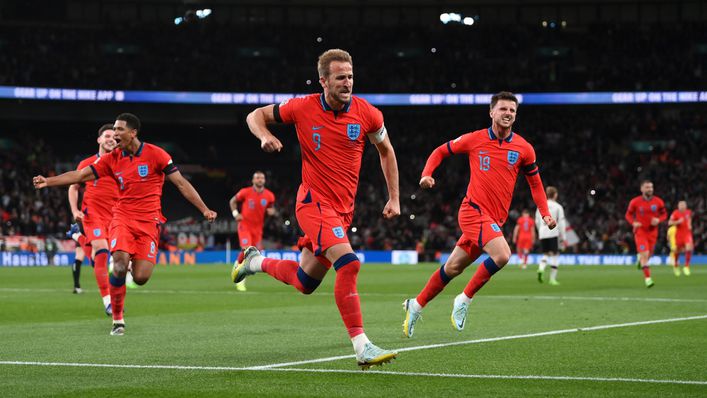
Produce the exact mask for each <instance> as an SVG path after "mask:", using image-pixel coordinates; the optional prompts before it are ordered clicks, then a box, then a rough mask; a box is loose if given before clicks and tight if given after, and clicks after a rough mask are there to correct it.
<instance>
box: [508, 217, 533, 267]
mask: <svg viewBox="0 0 707 398" xmlns="http://www.w3.org/2000/svg"><path fill="white" fill-rule="evenodd" d="M513 243H515V245H516V255H517V256H518V259H519V260H520V263H521V268H522V269H525V268H526V267H527V266H528V253H530V250H532V249H533V244H535V221H533V219H532V218H531V217H530V211H528V209H523V213H522V214H521V216H520V217H518V219H517V220H516V226H515V227H514V228H513Z"/></svg>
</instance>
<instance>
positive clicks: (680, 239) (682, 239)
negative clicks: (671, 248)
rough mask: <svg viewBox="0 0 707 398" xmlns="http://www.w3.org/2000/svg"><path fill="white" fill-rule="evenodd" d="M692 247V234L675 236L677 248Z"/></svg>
mask: <svg viewBox="0 0 707 398" xmlns="http://www.w3.org/2000/svg"><path fill="white" fill-rule="evenodd" d="M688 244H689V245H692V234H676V235H675V246H677V247H678V248H684V247H686V246H687V245H688Z"/></svg>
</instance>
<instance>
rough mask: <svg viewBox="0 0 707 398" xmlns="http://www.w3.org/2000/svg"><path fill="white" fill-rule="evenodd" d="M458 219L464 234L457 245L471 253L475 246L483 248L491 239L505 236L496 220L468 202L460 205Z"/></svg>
mask: <svg viewBox="0 0 707 398" xmlns="http://www.w3.org/2000/svg"><path fill="white" fill-rule="evenodd" d="M458 221H459V227H460V228H461V230H462V236H461V237H460V238H459V240H458V241H457V246H459V247H461V248H462V249H464V251H466V252H467V253H468V254H470V255H471V254H473V253H475V251H472V248H473V246H476V247H477V248H479V249H483V247H484V246H486V244H487V243H489V241H491V240H493V239H495V238H498V237H499V236H500V237H503V231H502V230H501V226H500V225H499V224H498V223H497V222H496V221H494V220H492V219H491V217H489V216H487V215H485V214H482V213H481V212H480V211H479V210H477V209H475V208H473V207H471V206H470V205H469V204H468V203H466V202H465V203H462V205H461V206H460V207H459V217H458Z"/></svg>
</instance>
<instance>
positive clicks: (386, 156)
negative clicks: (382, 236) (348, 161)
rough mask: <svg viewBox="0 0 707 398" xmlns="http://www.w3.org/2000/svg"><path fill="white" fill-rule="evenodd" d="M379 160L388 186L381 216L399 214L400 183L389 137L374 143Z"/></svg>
mask: <svg viewBox="0 0 707 398" xmlns="http://www.w3.org/2000/svg"><path fill="white" fill-rule="evenodd" d="M375 145H376V149H378V155H379V156H380V160H381V169H382V170H383V175H384V176H385V183H386V185H387V186H388V203H386V204H385V207H384V208H383V217H385V218H393V217H397V216H399V215H400V185H399V182H398V180H399V178H398V161H397V159H396V157H395V150H394V149H393V144H391V143H390V137H388V135H386V136H385V138H384V139H383V141H381V142H378V143H376V144H375Z"/></svg>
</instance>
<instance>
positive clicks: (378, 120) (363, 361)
mask: <svg viewBox="0 0 707 398" xmlns="http://www.w3.org/2000/svg"><path fill="white" fill-rule="evenodd" d="M317 70H318V73H319V83H320V84H321V86H322V88H323V91H324V92H323V93H322V94H311V95H308V96H305V97H301V98H293V99H290V100H289V101H285V102H282V103H280V104H275V105H268V106H265V107H262V108H258V109H256V110H254V111H253V112H251V113H250V114H249V115H248V117H247V119H246V121H247V123H248V127H249V128H250V131H251V132H252V133H253V135H255V136H256V137H257V138H258V139H259V140H260V146H261V148H262V149H263V150H264V151H266V152H273V151H278V152H279V151H280V150H281V149H282V143H281V142H280V140H278V139H277V138H276V137H275V136H274V135H273V134H272V133H271V132H270V130H269V129H268V127H267V125H268V124H273V123H288V124H295V128H296V130H297V139H298V141H299V144H300V149H301V153H302V184H301V185H300V187H299V190H298V192H297V202H296V203H297V205H296V208H295V213H296V215H297V221H298V223H299V226H300V228H301V229H302V230H303V231H304V234H305V236H304V237H303V238H301V239H300V241H299V242H298V246H299V247H300V250H301V251H302V257H301V260H300V263H299V264H298V263H297V262H295V261H290V260H274V259H268V258H264V257H263V256H261V255H260V253H259V252H258V250H257V249H256V248H254V247H249V248H247V249H246V250H245V251H244V252H243V253H242V255H243V256H244V259H243V260H240V259H239V261H238V262H237V263H236V265H234V269H233V271H232V272H231V279H232V280H233V282H240V281H241V280H243V279H244V278H245V277H246V276H248V275H252V274H253V273H255V272H261V271H262V272H266V273H268V274H269V275H270V276H272V277H273V278H275V279H277V280H280V281H282V282H284V283H286V284H288V285H292V286H293V287H294V288H295V289H297V290H299V291H300V292H302V293H304V294H311V293H312V292H313V291H314V290H315V289H316V288H317V287H318V286H319V284H320V283H321V281H322V279H323V278H324V276H325V275H326V273H327V271H328V270H329V268H331V267H332V265H333V267H334V270H335V271H336V281H335V284H334V298H335V301H336V306H337V307H338V309H339V313H340V314H341V318H342V320H343V321H344V325H345V326H346V330H347V332H348V334H349V337H350V339H351V343H352V344H353V347H354V351H355V352H356V360H357V362H358V365H359V366H361V367H362V368H364V369H366V368H369V367H371V366H372V365H380V364H382V363H385V362H388V361H390V360H392V359H393V358H395V357H396V356H397V353H396V352H393V351H389V350H384V349H381V348H380V347H377V346H376V345H374V344H373V343H371V341H370V340H369V339H368V337H367V336H366V333H365V332H364V329H363V317H362V315H361V303H360V299H359V296H358V291H357V282H356V281H357V277H358V272H359V270H360V268H361V263H360V262H359V259H358V257H357V256H356V254H355V253H354V251H353V248H352V247H351V244H350V243H349V239H348V236H347V232H348V229H349V226H350V225H351V221H352V219H353V211H354V199H355V197H356V190H357V188H358V181H359V177H360V170H361V160H362V157H363V151H364V148H365V145H366V140H367V139H368V140H370V141H371V142H372V143H373V144H374V145H375V146H376V149H377V150H378V154H379V157H380V167H381V169H382V170H383V175H384V176H385V181H386V185H387V188H388V198H389V199H388V202H387V203H386V204H385V207H384V208H383V217H384V218H386V219H389V218H393V217H396V216H398V215H400V190H399V186H398V164H397V161H396V158H395V151H394V150H393V146H392V144H391V143H390V138H389V137H388V135H387V132H386V129H385V125H384V124H383V114H382V113H381V112H380V111H379V110H378V109H376V108H375V107H374V106H372V105H371V104H369V103H368V102H367V101H366V100H364V99H361V98H358V97H354V96H353V95H352V93H353V60H352V59H351V55H350V54H349V53H348V52H346V51H344V50H340V49H332V50H328V51H325V52H324V53H323V54H322V55H320V56H319V60H318V62H317Z"/></svg>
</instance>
